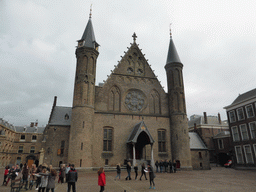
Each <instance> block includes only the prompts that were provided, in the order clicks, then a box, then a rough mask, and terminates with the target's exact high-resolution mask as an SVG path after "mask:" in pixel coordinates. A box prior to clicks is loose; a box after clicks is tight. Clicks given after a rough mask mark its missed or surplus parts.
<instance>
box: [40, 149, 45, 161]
mask: <svg viewBox="0 0 256 192" xmlns="http://www.w3.org/2000/svg"><path fill="white" fill-rule="evenodd" d="M44 152H45V151H44V149H43V148H42V149H41V150H40V151H39V153H40V157H39V165H42V164H43V162H44Z"/></svg>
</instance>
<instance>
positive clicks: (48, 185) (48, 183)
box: [3, 163, 78, 192]
mask: <svg viewBox="0 0 256 192" xmlns="http://www.w3.org/2000/svg"><path fill="white" fill-rule="evenodd" d="M62 168H63V166H62ZM61 171H62V172H61V173H63V171H65V173H66V174H65V178H66V182H67V183H68V192H70V190H71V186H72V190H73V192H75V191H76V186H75V183H76V182H77V179H78V175H77V171H76V169H75V168H74V165H70V166H68V167H67V169H66V168H65V169H61ZM66 171H67V172H66ZM57 176H58V174H57V171H56V170H55V169H53V168H52V166H51V165H50V166H48V165H47V164H43V165H40V166H38V167H36V165H35V164H32V166H31V167H28V165H27V164H26V163H25V164H24V165H22V164H20V166H19V165H16V166H12V167H11V168H9V166H6V167H5V172H4V181H3V185H5V186H7V185H8V182H9V181H10V180H11V181H12V182H11V185H13V184H14V181H15V179H16V178H17V177H20V178H21V179H22V183H23V186H24V189H25V190H29V189H30V190H31V189H32V188H33V186H34V184H35V183H36V190H39V192H44V191H46V192H49V191H51V192H54V188H55V180H56V178H57ZM59 176H60V175H59ZM61 176H62V175H61ZM61 180H62V183H63V181H64V178H63V177H62V178H61Z"/></svg>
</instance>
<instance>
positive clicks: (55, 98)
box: [53, 96, 57, 107]
mask: <svg viewBox="0 0 256 192" xmlns="http://www.w3.org/2000/svg"><path fill="white" fill-rule="evenodd" d="M56 104H57V96H54V101H53V107H55V106H56Z"/></svg>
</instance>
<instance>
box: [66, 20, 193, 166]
mask: <svg viewBox="0 0 256 192" xmlns="http://www.w3.org/2000/svg"><path fill="white" fill-rule="evenodd" d="M98 48H99V44H98V43H97V42H96V39H95V35H94V30H93V26H92V20H91V16H90V18H89V21H88V23H87V26H86V28H85V31H84V33H83V35H82V38H81V39H80V40H79V41H78V46H77V48H76V58H77V64H76V74H75V84H74V96H73V106H72V117H71V125H70V133H69V134H70V135H69V143H68V162H70V163H74V164H75V165H76V166H77V167H79V165H80V167H101V166H115V165H116V164H117V163H121V164H123V163H125V162H127V161H133V162H134V160H135V161H136V162H142V161H143V160H151V161H156V160H161V159H162V160H165V159H168V160H172V161H173V160H176V161H177V162H179V164H180V167H181V168H184V169H192V166H191V154H190V145H189V136H188V123H187V115H186V105H185V94H184V84H183V76H182V68H183V64H182V63H181V61H180V58H179V56H178V53H177V51H176V48H175V46H174V43H173V40H172V36H171V38H170V44H169V51H168V56H167V62H166V65H165V70H166V73H167V84H168V93H165V91H164V90H163V88H162V86H161V85H160V83H159V81H158V79H157V77H156V76H155V74H154V72H153V70H152V69H151V67H150V65H149V64H148V63H147V60H146V59H145V58H144V54H142V52H141V49H139V47H138V44H137V43H136V35H135V34H134V35H133V43H131V47H130V48H128V51H127V52H125V55H124V56H123V57H122V60H121V61H120V62H119V63H118V65H117V66H115V69H114V70H113V71H112V73H111V74H110V76H109V77H108V79H107V80H106V81H105V83H104V84H103V85H101V86H96V85H95V78H96V66H97V58H98V55H99V50H98ZM129 138H132V139H130V140H129Z"/></svg>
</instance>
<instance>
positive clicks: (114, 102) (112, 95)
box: [109, 86, 121, 111]
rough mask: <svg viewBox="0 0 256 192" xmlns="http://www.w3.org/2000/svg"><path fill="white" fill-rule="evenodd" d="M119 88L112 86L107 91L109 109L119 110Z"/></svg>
mask: <svg viewBox="0 0 256 192" xmlns="http://www.w3.org/2000/svg"><path fill="white" fill-rule="evenodd" d="M120 100H121V99H120V90H119V89H118V87H117V86H113V87H112V88H111V89H110V92H109V110H110V111H120Z"/></svg>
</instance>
